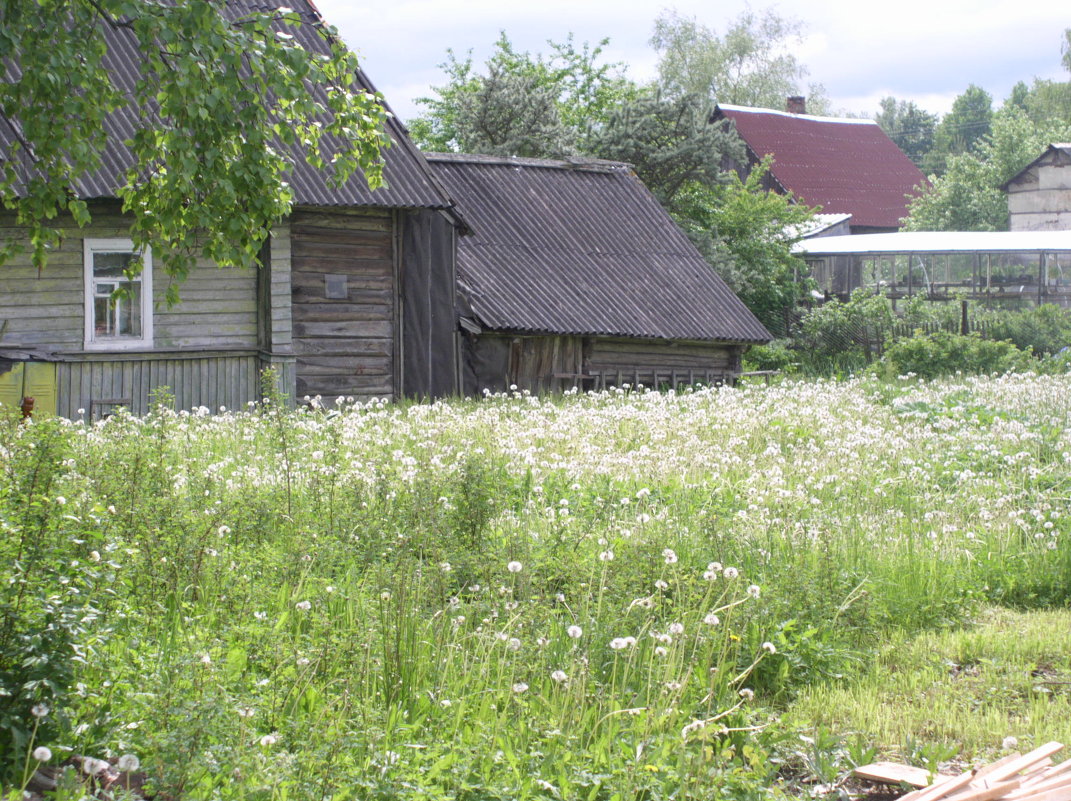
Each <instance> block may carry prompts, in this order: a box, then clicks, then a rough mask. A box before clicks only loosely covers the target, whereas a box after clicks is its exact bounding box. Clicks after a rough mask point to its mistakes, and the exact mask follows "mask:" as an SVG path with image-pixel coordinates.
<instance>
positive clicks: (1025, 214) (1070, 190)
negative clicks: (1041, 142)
mask: <svg viewBox="0 0 1071 801" xmlns="http://www.w3.org/2000/svg"><path fill="white" fill-rule="evenodd" d="M1003 188H1004V190H1005V191H1007V193H1008V218H1009V221H1010V228H1011V230H1012V231H1066V230H1068V229H1071V143H1068V144H1053V145H1049V146H1048V148H1046V149H1045V152H1044V153H1042V154H1041V155H1040V156H1038V157H1037V158H1036V159H1034V160H1033V161H1032V162H1030V163H1029V164H1027V165H1026V166H1025V167H1023V169H1021V170H1020V171H1019V172H1017V173H1016V174H1015V175H1013V176H1012V177H1011V178H1010V179H1009V180H1008V181H1006V182H1005V183H1004V187H1003Z"/></svg>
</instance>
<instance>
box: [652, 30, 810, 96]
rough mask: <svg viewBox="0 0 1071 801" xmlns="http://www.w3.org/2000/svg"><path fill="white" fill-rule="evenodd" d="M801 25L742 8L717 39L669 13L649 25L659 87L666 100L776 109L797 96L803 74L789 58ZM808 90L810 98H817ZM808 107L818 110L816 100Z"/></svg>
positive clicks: (799, 35) (797, 39)
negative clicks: (701, 99)
mask: <svg viewBox="0 0 1071 801" xmlns="http://www.w3.org/2000/svg"><path fill="white" fill-rule="evenodd" d="M802 31H803V26H802V24H801V23H799V22H797V21H795V20H788V19H784V18H782V17H780V16H778V15H777V14H775V13H774V12H773V11H772V10H769V9H768V10H766V11H763V12H761V13H756V12H754V11H751V10H748V11H745V12H744V13H742V14H741V15H740V16H739V17H737V18H736V19H735V20H734V21H733V22H732V23H731V24H730V25H729V27H728V29H727V30H726V31H725V33H724V35H719V34H718V33H717V32H716V31H714V30H713V29H711V28H708V27H707V26H705V25H702V24H701V23H699V22H698V21H697V20H696V19H695V18H694V17H683V16H681V15H680V14H678V13H676V12H674V11H670V12H664V13H663V14H662V15H661V16H659V17H658V19H657V20H656V21H655V31H654V35H653V36H652V37H651V46H652V47H654V48H655V50H657V51H658V53H659V54H660V57H661V58H660V61H659V65H658V73H659V85H660V86H661V88H662V90H663V92H665V93H666V94H667V95H669V96H671V97H679V96H702V97H707V98H709V99H710V100H713V101H715V102H718V103H732V104H736V105H742V106H760V107H767V108H780V107H783V106H784V103H785V98H786V97H788V96H790V95H796V94H799V93H800V81H802V79H803V78H804V76H806V74H807V70H806V69H805V68H804V67H803V65H801V64H800V63H799V61H798V60H797V58H796V57H795V56H794V55H793V54H792V47H793V46H794V45H797V44H798V43H799V42H800V41H801V40H802ZM820 91H821V90H820V87H813V91H812V95H815V94H820ZM811 105H812V106H813V107H814V110H815V111H821V109H820V108H818V105H819V104H818V102H817V98H812V101H811Z"/></svg>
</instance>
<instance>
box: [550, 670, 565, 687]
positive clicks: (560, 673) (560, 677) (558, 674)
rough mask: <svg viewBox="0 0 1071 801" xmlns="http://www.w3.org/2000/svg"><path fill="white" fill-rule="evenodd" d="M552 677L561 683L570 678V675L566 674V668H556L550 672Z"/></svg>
mask: <svg viewBox="0 0 1071 801" xmlns="http://www.w3.org/2000/svg"><path fill="white" fill-rule="evenodd" d="M550 677H551V678H552V679H553V680H554V681H556V682H558V684H561V683H562V682H563V681H565V680H566V679H568V678H569V677H568V676H566V675H565V671H564V670H555V671H554V672H553V673H551V674H550Z"/></svg>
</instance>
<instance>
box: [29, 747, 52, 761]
mask: <svg viewBox="0 0 1071 801" xmlns="http://www.w3.org/2000/svg"><path fill="white" fill-rule="evenodd" d="M33 758H34V759H36V760H37V761H38V762H48V760H50V759H52V751H51V750H49V749H48V748H47V747H46V746H43V745H39V746H37V748H35V749H34V750H33Z"/></svg>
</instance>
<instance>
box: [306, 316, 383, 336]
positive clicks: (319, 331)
mask: <svg viewBox="0 0 1071 801" xmlns="http://www.w3.org/2000/svg"><path fill="white" fill-rule="evenodd" d="M392 333H393V326H392V325H391V323H389V322H385V321H376V320H369V321H365V322H361V323H360V325H359V326H355V325H353V324H350V323H340V322H330V323H311V322H310V323H306V322H302V323H298V322H295V323H294V336H295V337H332V338H333V337H340V338H346V339H352V338H354V336H355V335H357V336H361V337H369V338H372V339H386V340H390V339H391V338H392Z"/></svg>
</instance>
